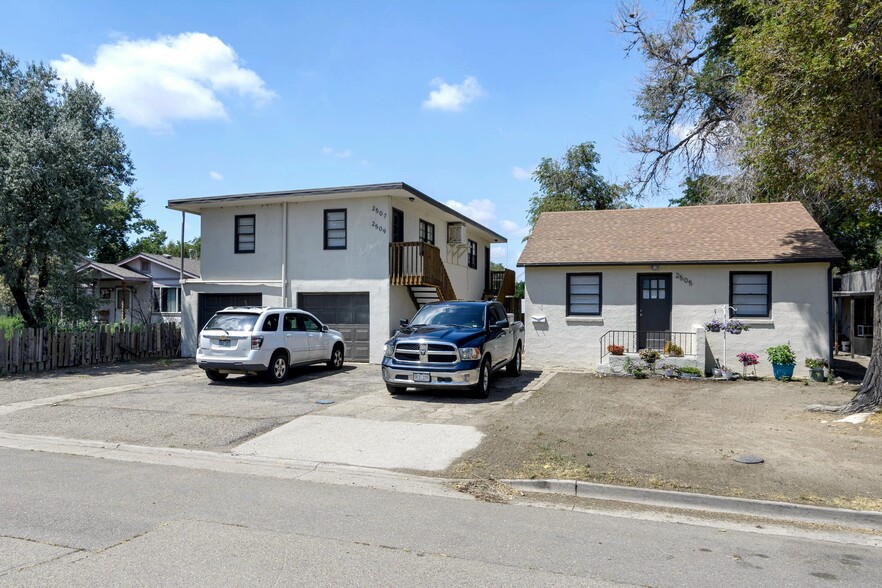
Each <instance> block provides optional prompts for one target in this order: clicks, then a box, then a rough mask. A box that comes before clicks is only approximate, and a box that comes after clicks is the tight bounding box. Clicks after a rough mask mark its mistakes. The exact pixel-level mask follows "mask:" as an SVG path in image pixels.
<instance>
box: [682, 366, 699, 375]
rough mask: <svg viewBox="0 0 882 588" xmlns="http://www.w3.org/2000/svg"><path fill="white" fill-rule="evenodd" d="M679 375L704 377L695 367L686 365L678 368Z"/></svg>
mask: <svg viewBox="0 0 882 588" xmlns="http://www.w3.org/2000/svg"><path fill="white" fill-rule="evenodd" d="M680 373H681V374H690V375H693V376H698V377H704V372H703V371H701V370H700V369H698V368H697V367H692V366H691V365H687V366H684V367H681V368H680Z"/></svg>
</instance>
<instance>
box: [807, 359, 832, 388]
mask: <svg viewBox="0 0 882 588" xmlns="http://www.w3.org/2000/svg"><path fill="white" fill-rule="evenodd" d="M805 367H807V368H808V369H809V373H810V374H811V378H812V380H814V381H815V382H823V381H824V380H825V379H826V378H825V377H824V368H826V367H827V360H826V359H824V358H823V357H806V358H805Z"/></svg>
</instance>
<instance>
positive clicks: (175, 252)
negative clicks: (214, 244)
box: [160, 237, 202, 259]
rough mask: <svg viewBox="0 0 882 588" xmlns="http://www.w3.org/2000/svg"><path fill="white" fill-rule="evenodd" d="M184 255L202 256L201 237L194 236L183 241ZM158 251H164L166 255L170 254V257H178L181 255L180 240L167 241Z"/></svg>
mask: <svg viewBox="0 0 882 588" xmlns="http://www.w3.org/2000/svg"><path fill="white" fill-rule="evenodd" d="M184 245H185V248H184V255H185V256H187V257H191V253H192V257H194V258H197V259H198V258H199V257H201V256H202V237H196V238H195V239H192V240H190V241H187V242H186V243H184ZM160 253H165V254H166V255H171V256H172V257H180V256H181V242H180V241H169V242H168V243H166V244H165V246H163V248H162V251H160Z"/></svg>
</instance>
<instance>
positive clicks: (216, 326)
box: [205, 312, 260, 331]
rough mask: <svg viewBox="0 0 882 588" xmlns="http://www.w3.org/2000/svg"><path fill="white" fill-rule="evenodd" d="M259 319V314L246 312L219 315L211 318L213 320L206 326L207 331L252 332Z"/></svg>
mask: <svg viewBox="0 0 882 588" xmlns="http://www.w3.org/2000/svg"><path fill="white" fill-rule="evenodd" d="M259 317H260V315H259V314H251V313H244V312H238V313H237V312H225V313H218V314H216V315H214V316H213V317H211V320H210V321H208V324H207V325H205V330H206V331H209V330H214V331H251V330H252V329H254V324H255V323H256V322H257V319H258V318H259Z"/></svg>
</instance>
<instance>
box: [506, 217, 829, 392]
mask: <svg viewBox="0 0 882 588" xmlns="http://www.w3.org/2000/svg"><path fill="white" fill-rule="evenodd" d="M841 260H842V254H841V253H840V252H839V250H838V249H837V248H836V247H835V246H834V245H833V243H832V241H830V239H829V237H827V235H825V234H824V232H823V231H822V230H821V228H820V227H819V226H818V224H817V223H816V222H815V221H814V219H812V217H811V215H809V213H808V212H807V211H806V209H805V208H804V207H803V205H802V204H801V203H799V202H781V203H766V204H729V205H716V206H689V207H677V208H637V209H626V210H598V211H578V212H548V213H543V214H542V215H540V217H539V219H538V221H537V223H536V226H535V228H534V230H533V233H532V234H531V235H530V237H529V240H528V241H527V245H526V247H525V248H524V251H523V253H522V254H521V256H520V259H519V260H518V266H521V267H524V268H526V269H525V280H526V322H527V344H526V350H527V353H528V361H529V362H530V363H531V365H536V366H548V367H550V366H559V367H566V368H582V369H586V368H587V369H593V368H595V367H597V368H599V369H601V370H603V369H608V368H609V366H610V364H611V362H612V364H614V365H615V366H618V368H621V361H622V360H621V359H620V358H619V357H611V355H610V353H609V346H610V345H622V346H623V347H625V352H626V353H634V352H637V351H638V350H641V349H657V350H662V349H663V348H664V346H665V344H666V343H668V342H671V343H673V344H675V345H677V346H678V347H680V348H681V349H682V351H683V354H684V356H685V357H684V358H675V359H672V360H670V361H671V362H672V363H685V364H692V365H695V366H696V367H699V368H703V369H704V370H705V371H706V372H710V371H711V370H712V369H713V367H714V366H715V365H718V364H719V365H725V366H727V367H729V368H730V369H734V370H736V371H740V369H741V365H740V364H739V363H738V360H737V359H736V355H737V354H738V353H741V352H751V353H756V354H757V355H759V356H760V364H759V365H758V366H756V369H757V373H758V374H760V375H771V373H772V368H771V365H770V364H769V363H768V362H767V361H766V359H765V350H766V348H768V347H770V346H772V345H778V344H782V343H789V344H790V345H791V346H792V347H793V349H794V351H795V352H796V355H797V361H798V365H799V367H800V368H801V366H802V362H803V361H804V359H805V358H806V357H807V356H821V357H825V358H828V357H831V356H832V348H833V305H832V300H833V295H832V294H833V292H832V269H833V265H834V264H835V263H837V262H839V261H841ZM714 318H716V319H718V320H721V321H722V320H726V319H738V320H740V321H742V322H743V323H745V324H747V325H748V327H749V330H748V331H744V332H742V333H741V334H737V335H734V334H727V335H726V338H725V347H726V349H725V352H726V356H725V357H724V356H723V351H724V337H723V333H725V331H723V332H706V330H705V327H704V324H705V323H707V322H710V321H712V320H713V319H714ZM663 361H665V362H666V361H668V360H663ZM612 371H617V369H613V370H612ZM797 373H799V372H797Z"/></svg>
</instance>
